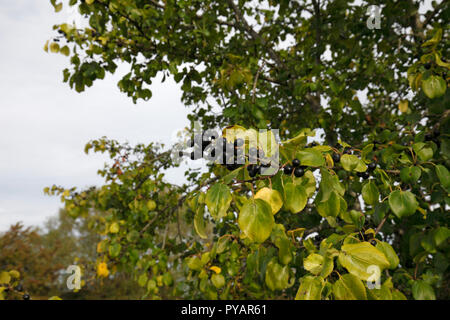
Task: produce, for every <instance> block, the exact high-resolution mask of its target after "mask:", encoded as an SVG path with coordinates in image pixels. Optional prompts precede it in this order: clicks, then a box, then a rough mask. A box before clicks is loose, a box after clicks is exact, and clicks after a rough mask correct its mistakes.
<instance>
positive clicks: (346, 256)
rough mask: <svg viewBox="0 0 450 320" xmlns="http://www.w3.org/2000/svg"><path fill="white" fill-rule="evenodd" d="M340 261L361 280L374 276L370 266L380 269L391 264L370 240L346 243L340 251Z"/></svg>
mask: <svg viewBox="0 0 450 320" xmlns="http://www.w3.org/2000/svg"><path fill="white" fill-rule="evenodd" d="M339 262H340V263H341V265H342V266H343V267H344V268H345V269H347V270H348V272H350V273H351V274H353V275H355V276H356V277H358V278H359V279H361V280H368V279H369V278H370V277H371V276H372V273H371V272H370V269H369V267H370V266H377V267H378V268H380V271H382V270H384V269H386V268H388V267H389V266H390V263H389V261H388V260H387V258H386V256H385V255H384V254H383V252H381V251H380V250H378V249H377V248H375V247H374V246H372V245H371V244H370V243H368V242H360V243H354V244H344V245H343V246H342V247H341V251H340V253H339Z"/></svg>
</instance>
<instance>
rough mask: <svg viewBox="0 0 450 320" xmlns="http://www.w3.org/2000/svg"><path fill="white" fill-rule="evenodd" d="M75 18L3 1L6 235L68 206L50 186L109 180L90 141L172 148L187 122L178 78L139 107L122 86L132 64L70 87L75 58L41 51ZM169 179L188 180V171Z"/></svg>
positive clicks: (0, 64) (2, 220)
mask: <svg viewBox="0 0 450 320" xmlns="http://www.w3.org/2000/svg"><path fill="white" fill-rule="evenodd" d="M68 17H69V13H68V12H67V11H66V10H63V11H62V12H61V13H58V14H55V13H54V10H53V7H52V6H51V5H50V3H49V1H47V0H39V1H35V0H34V1H30V0H14V1H6V0H3V1H0V43H1V50H0V74H1V77H0V231H4V230H6V229H7V228H8V227H9V225H10V224H12V223H15V222H17V221H22V222H24V224H25V225H42V223H43V222H44V221H45V219H46V218H47V217H49V216H52V215H54V214H56V213H57V211H58V208H59V207H60V206H61V203H60V202H59V199H58V198H57V197H48V196H45V195H44V194H43V191H42V190H43V188H44V187H46V186H51V185H53V184H57V185H62V186H65V187H72V186H78V187H85V186H90V185H94V184H97V185H98V184H100V183H101V182H102V180H101V178H100V177H98V176H97V174H96V172H97V170H98V169H99V168H101V167H102V166H103V163H104V161H105V158H103V157H101V156H97V155H92V154H91V155H89V156H87V155H85V154H84V152H83V149H84V145H85V144H86V143H87V142H88V141H89V140H91V139H94V138H100V137H102V136H107V137H108V138H113V139H117V140H119V141H129V142H130V143H133V144H134V143H139V142H142V143H149V142H151V141H159V142H165V143H170V142H171V140H172V136H173V133H174V132H176V131H178V130H181V129H182V128H183V127H185V126H186V125H188V120H187V118H186V116H187V111H188V110H187V109H186V108H185V107H184V106H183V105H182V103H181V102H180V97H181V90H180V89H179V87H178V85H177V84H176V83H175V82H173V81H166V82H165V83H163V84H159V83H158V84H156V83H155V85H153V87H152V91H153V98H152V99H151V100H150V101H149V102H143V103H138V104H137V105H135V104H133V103H132V101H131V99H130V98H128V97H127V96H126V95H125V94H123V93H121V92H120V91H119V89H118V88H117V81H118V80H119V79H120V75H121V74H124V73H125V72H126V71H127V70H126V68H125V66H123V67H122V68H120V69H119V72H117V73H116V75H114V76H110V77H107V78H106V79H105V80H103V81H99V82H97V83H95V84H94V86H93V87H91V88H88V89H87V91H85V92H84V93H81V94H78V93H77V92H75V91H74V90H71V89H70V87H69V86H68V85H67V84H65V83H63V82H62V70H63V69H64V68H65V67H67V66H68V65H69V63H68V58H66V57H65V56H63V55H60V54H49V53H46V52H44V50H43V49H42V48H43V46H44V44H45V41H46V40H47V39H50V38H51V37H53V36H54V35H55V33H53V31H52V26H53V25H54V24H57V23H62V22H66V21H67V19H68ZM168 179H169V181H171V182H177V181H184V178H183V169H181V170H176V171H172V172H171V173H170V175H169V176H168Z"/></svg>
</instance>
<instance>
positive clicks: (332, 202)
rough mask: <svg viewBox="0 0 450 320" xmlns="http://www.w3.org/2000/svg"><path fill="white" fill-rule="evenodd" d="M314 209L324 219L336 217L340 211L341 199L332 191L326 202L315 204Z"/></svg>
mask: <svg viewBox="0 0 450 320" xmlns="http://www.w3.org/2000/svg"><path fill="white" fill-rule="evenodd" d="M316 209H317V212H318V213H319V214H320V215H321V216H322V217H324V218H326V217H337V216H338V215H339V213H340V211H341V197H340V196H339V195H338V194H337V193H336V192H335V191H332V192H331V193H330V196H329V198H328V199H327V200H325V201H321V202H319V203H316Z"/></svg>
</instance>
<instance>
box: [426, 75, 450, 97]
mask: <svg viewBox="0 0 450 320" xmlns="http://www.w3.org/2000/svg"><path fill="white" fill-rule="evenodd" d="M422 90H423V92H424V93H425V94H426V96H427V97H428V98H430V99H434V98H439V97H440V96H443V95H444V94H445V91H446V90H447V83H446V82H445V80H444V79H442V78H441V77H439V76H435V75H432V76H430V77H428V78H427V79H426V80H423V81H422Z"/></svg>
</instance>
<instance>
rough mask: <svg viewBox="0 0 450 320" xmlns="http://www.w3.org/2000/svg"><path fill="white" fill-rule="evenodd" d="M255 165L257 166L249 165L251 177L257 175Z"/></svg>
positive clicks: (248, 169)
mask: <svg viewBox="0 0 450 320" xmlns="http://www.w3.org/2000/svg"><path fill="white" fill-rule="evenodd" d="M255 167H256V166H255V165H254V164H251V165H249V166H248V167H247V171H248V175H249V176H250V178H253V177H255V176H256V174H257V172H256V168H255Z"/></svg>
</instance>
